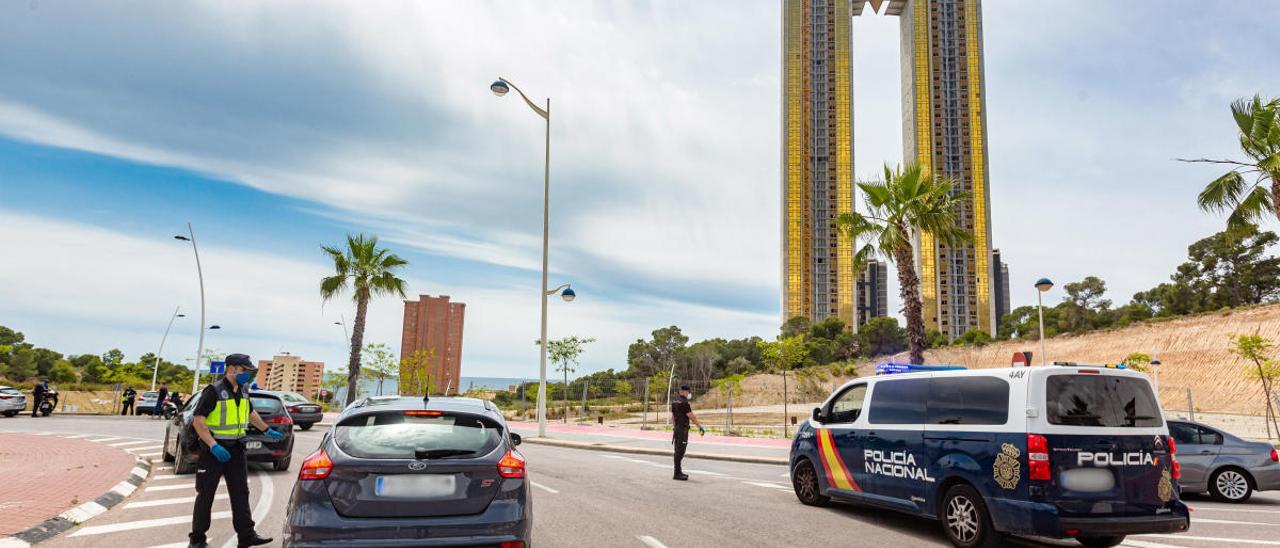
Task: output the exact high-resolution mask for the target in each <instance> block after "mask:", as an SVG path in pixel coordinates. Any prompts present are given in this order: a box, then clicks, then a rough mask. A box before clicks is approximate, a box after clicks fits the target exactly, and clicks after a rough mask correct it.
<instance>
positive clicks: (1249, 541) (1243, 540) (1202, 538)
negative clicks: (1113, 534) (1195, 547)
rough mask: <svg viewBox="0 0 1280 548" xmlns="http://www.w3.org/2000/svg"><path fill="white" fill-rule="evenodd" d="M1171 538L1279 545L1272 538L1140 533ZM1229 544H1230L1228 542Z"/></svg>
mask: <svg viewBox="0 0 1280 548" xmlns="http://www.w3.org/2000/svg"><path fill="white" fill-rule="evenodd" d="M1150 537H1156V538H1171V539H1178V540H1204V541H1209V542H1229V543H1235V544H1262V545H1265V546H1280V542H1276V541H1274V540H1250V539H1243V538H1226V537H1193V536H1190V535H1142V538H1150ZM1228 546H1230V544H1228Z"/></svg>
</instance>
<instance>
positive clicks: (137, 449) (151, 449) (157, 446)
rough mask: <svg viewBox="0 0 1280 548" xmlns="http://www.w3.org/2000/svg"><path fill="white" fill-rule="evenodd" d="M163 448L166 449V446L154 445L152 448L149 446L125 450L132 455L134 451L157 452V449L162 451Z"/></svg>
mask: <svg viewBox="0 0 1280 548" xmlns="http://www.w3.org/2000/svg"><path fill="white" fill-rule="evenodd" d="M162 447H164V446H163V445H152V446H148V447H130V448H128V449H125V451H128V452H130V453H133V452H134V451H154V450H156V449H160V448H162Z"/></svg>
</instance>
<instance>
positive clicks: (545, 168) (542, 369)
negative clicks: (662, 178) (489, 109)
mask: <svg viewBox="0 0 1280 548" xmlns="http://www.w3.org/2000/svg"><path fill="white" fill-rule="evenodd" d="M512 89H514V90H516V93H519V94H520V98H521V99H524V102H525V104H527V105H529V108H531V109H533V112H535V113H537V115H538V116H541V117H542V119H543V120H544V121H546V133H545V135H546V138H545V151H546V152H545V156H544V158H543V164H542V287H541V288H540V289H539V291H538V293H539V294H540V297H541V298H542V336H541V338H540V339H539V342H540V344H539V345H538V352H539V353H540V356H539V361H538V437H546V435H547V297H549V296H551V295H554V294H555V293H556V291H559V290H560V289H564V292H563V293H561V297H563V298H564V300H565V301H572V300H573V299H574V296H575V293H574V292H573V289H570V288H569V286H568V285H567V284H566V285H562V286H560V287H558V288H556V289H547V236H548V234H549V232H548V223H549V219H550V216H551V98H550V97H548V98H547V106H546V108H542V107H539V106H538V105H535V104H534V103H533V101H530V100H529V96H528V95H525V94H524V91H522V90H521V89H520V88H519V87H516V85H515V84H513V83H511V82H510V81H509V80H507V79H506V78H502V77H499V78H498V79H497V80H495V81H494V82H493V83H492V84H489V90H490V91H492V92H493V94H494V95H497V96H498V97H502V96H503V95H506V94H507V92H508V91H511V90H512Z"/></svg>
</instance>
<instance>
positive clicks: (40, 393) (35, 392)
mask: <svg viewBox="0 0 1280 548" xmlns="http://www.w3.org/2000/svg"><path fill="white" fill-rule="evenodd" d="M48 391H49V381H46V380H44V379H41V380H40V382H37V383H36V386H35V388H32V389H31V418H33V419H34V418H36V413H39V412H40V402H43V401H44V397H45V394H46V393H47V392H48Z"/></svg>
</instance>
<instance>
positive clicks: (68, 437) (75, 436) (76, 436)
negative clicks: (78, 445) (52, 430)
mask: <svg viewBox="0 0 1280 548" xmlns="http://www.w3.org/2000/svg"><path fill="white" fill-rule="evenodd" d="M92 435H93V434H72V435H70V436H62V437H64V438H66V439H69V440H78V439H80V438H87V437H89V436H92Z"/></svg>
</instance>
